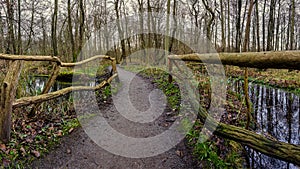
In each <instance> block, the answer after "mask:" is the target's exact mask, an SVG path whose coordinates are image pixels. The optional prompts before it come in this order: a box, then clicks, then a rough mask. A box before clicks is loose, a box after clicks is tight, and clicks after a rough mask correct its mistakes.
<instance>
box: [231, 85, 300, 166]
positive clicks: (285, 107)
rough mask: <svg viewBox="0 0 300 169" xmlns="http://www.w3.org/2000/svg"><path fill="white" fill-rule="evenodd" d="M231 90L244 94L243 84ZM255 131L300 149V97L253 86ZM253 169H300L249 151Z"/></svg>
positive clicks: (269, 88)
mask: <svg viewBox="0 0 300 169" xmlns="http://www.w3.org/2000/svg"><path fill="white" fill-rule="evenodd" d="M231 84H232V85H231V90H233V91H235V92H238V93H243V92H242V91H243V82H242V81H241V80H233V81H232V83H231ZM249 97H250V99H251V102H252V108H253V112H254V114H253V115H252V116H253V120H254V121H255V128H254V129H255V131H256V132H257V133H259V134H263V135H265V136H267V137H268V136H269V137H270V138H272V139H276V140H278V141H281V142H286V143H291V144H295V145H300V138H299V137H300V124H299V122H300V115H299V114H300V108H299V106H300V96H299V95H297V94H294V93H291V92H287V91H285V90H282V89H277V88H272V87H268V86H264V85H260V84H254V83H249ZM247 152H248V157H249V161H250V166H251V168H272V169H275V168H278V169H279V168H280V169H282V168H287V169H294V168H295V169H296V168H298V167H297V166H295V165H294V164H291V163H288V162H285V161H281V160H278V159H275V158H272V157H269V156H266V155H264V154H261V153H259V152H256V151H254V150H252V149H250V148H247Z"/></svg>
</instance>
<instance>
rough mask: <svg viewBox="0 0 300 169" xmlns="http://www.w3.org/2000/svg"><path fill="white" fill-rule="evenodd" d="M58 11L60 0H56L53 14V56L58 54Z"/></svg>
mask: <svg viewBox="0 0 300 169" xmlns="http://www.w3.org/2000/svg"><path fill="white" fill-rule="evenodd" d="M57 11H58V0H55V1H54V12H53V15H52V24H51V37H52V48H53V49H52V50H53V56H57V55H58V50H57V36H56V31H57V29H56V27H57Z"/></svg>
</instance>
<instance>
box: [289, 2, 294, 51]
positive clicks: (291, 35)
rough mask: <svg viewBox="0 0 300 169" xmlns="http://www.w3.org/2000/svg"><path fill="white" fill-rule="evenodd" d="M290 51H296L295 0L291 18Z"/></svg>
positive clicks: (292, 4)
mask: <svg viewBox="0 0 300 169" xmlns="http://www.w3.org/2000/svg"><path fill="white" fill-rule="evenodd" d="M290 22H291V24H290V30H291V33H290V50H293V49H294V36H295V0H291V17H290Z"/></svg>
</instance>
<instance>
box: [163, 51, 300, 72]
mask: <svg viewBox="0 0 300 169" xmlns="http://www.w3.org/2000/svg"><path fill="white" fill-rule="evenodd" d="M217 56H219V57H217ZM168 58H169V59H172V60H183V61H194V62H203V63H208V64H221V63H222V64H224V65H233V66H239V67H251V68H261V69H265V68H275V69H294V70H300V66H299V65H300V51H276V52H275V51H274V52H244V53H212V54H197V53H194V54H187V55H170V56H168Z"/></svg>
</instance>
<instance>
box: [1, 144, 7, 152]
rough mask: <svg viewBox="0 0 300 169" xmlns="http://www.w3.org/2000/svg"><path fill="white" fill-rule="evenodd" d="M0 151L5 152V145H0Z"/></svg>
mask: <svg viewBox="0 0 300 169" xmlns="http://www.w3.org/2000/svg"><path fill="white" fill-rule="evenodd" d="M0 150H2V151H4V152H5V151H6V145H5V144H0Z"/></svg>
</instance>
